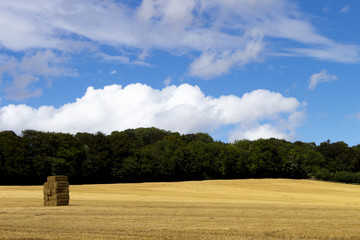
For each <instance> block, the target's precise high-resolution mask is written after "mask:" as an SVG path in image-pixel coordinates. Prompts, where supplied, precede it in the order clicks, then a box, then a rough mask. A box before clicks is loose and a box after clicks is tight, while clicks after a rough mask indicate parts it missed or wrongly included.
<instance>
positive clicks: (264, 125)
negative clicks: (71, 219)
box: [0, 84, 305, 141]
mask: <svg viewBox="0 0 360 240" xmlns="http://www.w3.org/2000/svg"><path fill="white" fill-rule="evenodd" d="M304 116H305V113H304V110H302V109H301V107H300V103H299V102H298V101H297V100H296V99H295V98H287V97H284V96H282V95H281V94H279V93H274V92H270V91H267V90H255V91H252V92H249V93H246V94H244V95H243V96H242V97H237V96H234V95H228V96H221V97H219V98H214V97H211V96H205V95H204V93H203V92H202V91H201V89H200V88H199V87H197V86H192V85H188V84H183V85H180V86H174V85H172V86H168V87H165V88H163V89H161V90H157V89H153V88H151V87H150V86H147V85H143V84H130V85H128V86H126V87H122V86H121V85H110V86H106V87H104V88H103V89H94V88H93V87H89V88H88V89H87V91H86V93H85V95H84V96H83V97H81V98H78V99H76V101H75V102H73V103H68V104H65V105H63V106H61V107H59V108H54V107H52V106H41V107H39V108H31V107H29V106H26V105H8V106H5V107H2V108H0V130H14V131H16V132H17V133H20V132H21V131H22V130H25V129H35V130H41V131H55V132H69V133H76V132H97V131H102V132H104V133H107V134H109V133H111V132H112V131H114V130H118V131H121V130H125V129H128V128H138V127H152V126H154V127H157V128H161V129H166V130H171V131H178V132H180V133H183V134H185V133H194V132H199V131H202V132H208V133H210V134H212V133H213V132H215V131H216V130H217V129H219V128H220V127H223V126H231V130H229V132H228V133H227V138H228V140H229V141H234V140H236V139H244V138H246V139H257V138H260V137H262V138H269V137H277V138H284V139H291V138H292V137H293V134H294V130H295V128H296V127H297V126H298V125H299V123H300V122H301V121H302V119H303V118H304Z"/></svg>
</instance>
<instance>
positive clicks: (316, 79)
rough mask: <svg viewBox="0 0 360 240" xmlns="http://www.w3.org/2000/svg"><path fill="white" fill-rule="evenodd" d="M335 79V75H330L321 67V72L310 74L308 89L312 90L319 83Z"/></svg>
mask: <svg viewBox="0 0 360 240" xmlns="http://www.w3.org/2000/svg"><path fill="white" fill-rule="evenodd" d="M335 80H337V77H336V76H335V75H330V74H328V73H327V71H326V70H325V69H323V70H321V72H319V73H314V74H313V75H311V77H310V84H309V89H310V90H314V89H315V88H316V86H317V85H318V84H319V83H323V82H331V81H335Z"/></svg>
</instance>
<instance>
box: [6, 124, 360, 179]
mask: <svg viewBox="0 0 360 240" xmlns="http://www.w3.org/2000/svg"><path fill="white" fill-rule="evenodd" d="M58 174H63V175H67V176H69V180H70V183H72V184H82V183H114V182H145V181H184V180H202V179H239V178H295V179H300V178H316V179H322V180H330V181H339V182H346V183H360V145H357V146H352V147H349V146H348V145H347V144H346V143H344V142H335V143H331V142H330V141H327V142H323V143H321V144H320V145H316V144H315V143H304V142H299V141H298V142H288V141H285V140H279V139H274V138H271V139H259V140H255V141H249V140H241V141H236V142H234V143H223V142H219V141H214V140H213V139H212V138H211V137H210V136H209V135H208V134H206V133H196V134H187V135H181V134H179V133H174V132H168V131H164V130H160V129H157V128H138V129H128V130H125V131H122V132H118V131H114V132H112V133H111V134H110V135H105V134H103V133H101V132H98V133H96V134H90V133H77V134H76V135H71V134H67V133H53V132H40V131H34V130H26V131H23V132H22V134H21V135H20V136H18V135H17V134H15V133H14V132H12V131H3V132H0V184H2V185H8V184H42V183H43V182H44V181H45V180H46V176H49V175H58Z"/></svg>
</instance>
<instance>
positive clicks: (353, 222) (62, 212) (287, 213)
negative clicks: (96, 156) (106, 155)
mask: <svg viewBox="0 0 360 240" xmlns="http://www.w3.org/2000/svg"><path fill="white" fill-rule="evenodd" d="M42 190H43V187H42V186H25V187H24V186H0V239H29V240H30V239H32V240H35V239H187V240H188V239H197V240H198V239H360V185H350V184H339V183H327V182H320V181H311V180H288V179H258V180H254V179H249V180H221V181H194V182H175V183H135V184H106V185H71V186H70V206H59V207H43V206H42V204H43V200H42V199H43V193H42Z"/></svg>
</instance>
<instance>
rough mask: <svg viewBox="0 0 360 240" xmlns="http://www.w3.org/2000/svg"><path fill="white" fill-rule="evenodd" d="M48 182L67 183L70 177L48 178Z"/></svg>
mask: <svg viewBox="0 0 360 240" xmlns="http://www.w3.org/2000/svg"><path fill="white" fill-rule="evenodd" d="M47 181H48V182H62V181H64V182H67V181H68V176H63V175H58V176H48V177H47Z"/></svg>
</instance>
